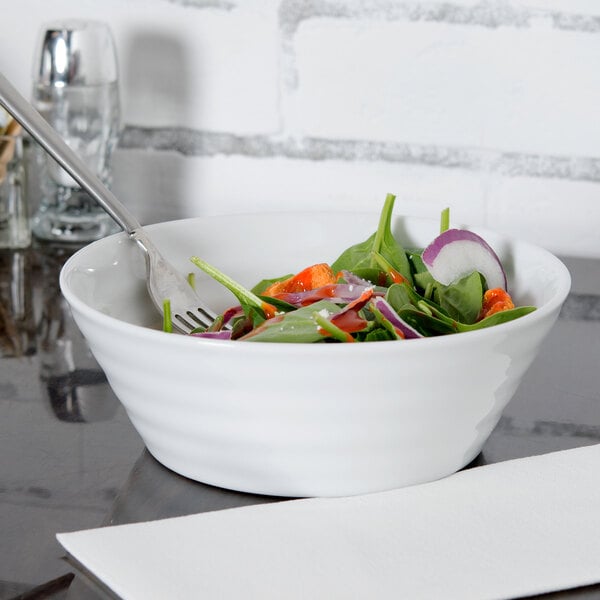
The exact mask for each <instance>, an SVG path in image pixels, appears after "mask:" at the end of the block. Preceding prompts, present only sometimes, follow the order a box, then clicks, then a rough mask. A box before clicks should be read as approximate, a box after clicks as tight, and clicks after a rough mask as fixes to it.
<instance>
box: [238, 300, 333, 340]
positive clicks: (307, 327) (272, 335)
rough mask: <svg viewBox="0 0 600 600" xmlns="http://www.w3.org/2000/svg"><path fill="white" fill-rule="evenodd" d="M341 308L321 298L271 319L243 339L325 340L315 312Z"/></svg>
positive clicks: (328, 311) (328, 313)
mask: <svg viewBox="0 0 600 600" xmlns="http://www.w3.org/2000/svg"><path fill="white" fill-rule="evenodd" d="M340 310H341V308H340V307H339V306H338V305H337V304H334V303H333V302H329V301H328V300H321V301H319V302H315V303H314V304H310V305H309V306H303V307H302V308H299V309H298V310H294V311H292V312H289V313H285V314H284V315H278V316H276V317H274V318H272V319H269V320H268V321H265V322H264V323H262V325H259V326H258V327H257V328H255V329H254V330H253V331H252V332H251V333H250V334H249V335H247V336H245V337H244V338H242V339H243V340H244V341H248V342H303V343H313V342H323V341H325V340H326V339H327V338H326V337H325V336H324V335H323V334H322V333H321V332H320V327H319V325H318V323H317V322H316V320H315V318H314V313H315V312H316V313H321V314H322V315H325V314H327V315H333V314H337V313H338V312H340Z"/></svg>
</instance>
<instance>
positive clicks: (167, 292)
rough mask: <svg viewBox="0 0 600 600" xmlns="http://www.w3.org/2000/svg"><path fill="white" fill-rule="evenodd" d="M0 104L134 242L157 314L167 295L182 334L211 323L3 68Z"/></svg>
mask: <svg viewBox="0 0 600 600" xmlns="http://www.w3.org/2000/svg"><path fill="white" fill-rule="evenodd" d="M0 104H1V105H2V106H4V108H5V109H6V110H7V111H8V112H9V113H10V114H11V115H12V116H13V117H14V118H15V120H16V121H18V122H19V123H20V124H21V125H22V126H23V128H24V129H26V130H27V131H28V132H29V133H30V135H31V136H32V137H33V138H34V139H35V140H36V141H37V142H38V143H39V144H40V145H41V146H42V148H44V150H46V152H48V154H50V156H52V158H54V160H56V161H57V162H58V164H59V165H60V166H61V167H63V168H64V169H65V171H67V172H68V173H69V175H71V177H73V179H74V180H75V181H77V183H79V185H80V186H81V187H82V188H83V189H84V190H85V191H86V192H88V194H89V195H90V196H91V197H92V198H93V199H94V200H96V201H97V202H98V204H100V206H101V207H102V208H103V209H104V210H105V211H106V212H107V213H108V214H109V215H110V216H111V217H112V218H113V219H114V220H115V221H116V222H117V223H118V224H119V225H120V226H121V227H122V228H123V229H124V230H125V232H126V233H127V235H129V237H130V238H131V239H133V240H135V242H137V245H138V246H139V247H140V248H141V249H142V250H143V252H144V256H145V259H146V281H147V284H148V292H149V294H150V297H151V298H152V301H153V302H154V304H155V306H156V308H157V309H158V310H159V311H160V313H161V314H163V310H164V302H165V300H168V301H169V303H170V308H171V316H172V322H173V325H174V326H175V327H177V329H179V330H180V331H182V332H183V333H190V332H191V331H192V330H193V329H195V328H197V327H199V326H200V327H210V326H211V325H212V324H213V323H214V321H215V319H216V318H217V315H216V314H215V313H214V312H213V311H212V310H211V309H210V308H209V307H208V306H207V305H206V304H205V303H204V302H203V301H202V300H201V299H200V298H199V297H198V295H197V294H196V292H195V291H194V290H193V289H192V287H191V286H190V285H189V283H188V281H187V279H186V278H185V277H184V276H183V275H182V274H181V273H179V272H178V271H177V270H176V269H175V268H174V267H173V265H171V264H170V263H169V262H168V261H167V260H166V259H165V258H164V257H163V256H162V255H161V254H160V252H159V251H158V250H157V248H156V246H155V245H154V244H153V243H152V241H151V240H150V238H149V237H148V235H147V233H146V231H145V230H144V228H143V227H142V226H141V225H140V223H139V222H138V220H137V219H136V218H135V217H134V216H133V215H132V214H131V213H130V212H129V210H128V209H127V208H126V207H125V206H124V205H123V204H122V203H121V202H120V201H119V200H117V198H116V197H115V196H114V195H113V193H112V192H111V191H110V190H109V189H108V188H107V187H106V186H105V185H104V184H103V183H102V182H101V181H100V179H98V177H97V176H96V175H95V174H94V173H93V172H92V171H91V170H90V169H89V168H88V166H87V165H86V164H85V163H84V162H83V161H82V160H81V159H80V158H79V157H78V156H77V154H75V152H73V150H71V148H69V146H68V145H67V143H66V142H65V141H64V140H63V139H62V138H61V137H60V135H59V134H58V133H57V132H56V130H54V129H53V128H52V127H51V126H50V125H49V124H48V122H47V121H46V120H45V119H44V118H43V117H42V116H41V115H40V114H39V113H38V112H37V111H36V110H35V109H34V108H33V106H32V105H31V104H30V103H29V102H28V101H27V100H25V98H23V96H22V95H21V94H20V93H19V92H18V91H17V90H16V88H15V87H14V86H13V85H12V84H11V83H10V82H9V81H8V79H6V77H4V75H2V73H0Z"/></svg>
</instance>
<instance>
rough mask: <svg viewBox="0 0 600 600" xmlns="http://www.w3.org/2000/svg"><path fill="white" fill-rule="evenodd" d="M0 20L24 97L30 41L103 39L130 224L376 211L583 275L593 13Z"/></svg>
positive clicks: (597, 79)
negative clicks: (428, 219) (92, 26)
mask: <svg viewBox="0 0 600 600" xmlns="http://www.w3.org/2000/svg"><path fill="white" fill-rule="evenodd" d="M5 11H6V9H5ZM8 16H10V22H12V23H14V24H17V25H15V26H14V27H11V26H8V25H6V26H5V27H4V28H3V32H2V36H0V71H2V72H3V73H4V74H5V75H6V76H7V77H8V78H9V79H10V80H11V81H13V83H15V84H16V86H17V87H18V88H19V90H20V91H21V92H22V93H23V94H24V95H26V96H27V97H28V98H30V97H31V89H32V77H33V70H34V62H35V58H34V51H35V45H36V40H37V37H38V34H39V31H40V29H41V28H42V27H43V24H44V23H46V22H48V21H53V20H56V19H60V18H82V19H98V20H102V21H105V22H106V23H108V25H109V26H110V28H111V30H112V32H113V35H114V38H115V42H116V46H117V53H118V59H119V71H120V77H119V85H120V93H121V104H122V125H123V129H122V131H121V135H120V139H119V144H118V148H117V151H116V152H115V154H114V160H113V172H114V183H113V189H114V191H115V192H116V194H117V196H119V197H120V199H121V200H123V201H124V202H125V203H126V204H128V206H129V207H130V208H131V210H132V211H134V213H135V214H137V215H139V217H140V218H141V220H142V222H143V223H145V224H147V223H152V222H156V221H161V220H166V219H176V218H180V217H189V216H196V215H205V214H223V213H233V212H248V211H272V210H294V209H314V208H318V209H329V208H335V209H341V210H348V211H355V210H373V211H378V210H379V208H380V206H381V203H382V202H383V199H384V197H385V194H386V193H387V192H392V193H395V194H396V195H397V196H398V201H397V203H396V211H397V212H398V213H400V212H402V213H406V214H411V215H426V216H433V217H436V218H437V216H438V215H439V212H440V210H441V209H442V208H444V207H445V206H450V207H451V214H452V220H453V221H454V222H455V223H457V224H460V223H469V224H474V225H485V226H487V227H490V228H494V229H496V230H499V231H501V232H503V233H508V234H510V235H514V236H518V237H521V238H525V239H528V240H530V241H532V242H535V243H537V244H540V245H542V246H544V247H546V248H548V249H550V250H551V251H553V252H555V253H558V254H560V255H563V256H590V257H591V256H594V257H600V241H599V234H598V225H599V224H600V119H599V118H598V114H597V113H598V110H599V107H600V68H599V66H600V3H598V2H594V1H592V0H545V1H544V0H512V1H502V0H489V1H476V0H450V1H445V2H419V1H401V0H372V1H369V2H367V1H361V0H306V1H299V0H50V1H49V0H20V1H19V2H14V3H11V5H10V9H8ZM7 22H8V19H7ZM34 201H35V200H34Z"/></svg>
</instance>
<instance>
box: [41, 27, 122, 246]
mask: <svg viewBox="0 0 600 600" xmlns="http://www.w3.org/2000/svg"><path fill="white" fill-rule="evenodd" d="M36 56H37V59H38V63H37V69H36V72H35V75H34V86H33V104H34V106H35V107H36V108H37V110H38V111H39V112H40V114H41V115H42V116H43V117H44V118H45V119H46V120H47V121H48V122H49V123H50V124H51V125H52V126H53V127H54V128H55V129H56V130H57V131H58V133H59V134H61V135H62V137H63V138H64V139H65V141H66V142H67V144H68V145H69V146H70V147H71V148H72V149H73V150H75V152H77V154H79V156H81V157H82V158H83V160H84V161H85V162H86V163H87V165H88V166H89V167H90V168H91V169H92V170H93V171H94V172H95V173H96V174H97V175H98V177H99V178H100V179H101V180H102V181H103V182H104V183H105V184H106V185H108V186H110V183H111V158H112V153H113V150H114V148H115V146H116V144H117V141H118V137H119V128H120V102H119V89H118V65H117V55H116V50H115V45H114V41H113V37H112V34H111V31H110V29H109V27H108V25H106V24H105V23H102V22H98V21H66V22H61V23H56V24H48V25H46V26H45V27H44V28H43V30H42V34H41V36H40V40H39V44H38V49H37V53H36ZM39 151H40V152H42V151H41V149H40V150H39ZM34 163H37V165H38V168H39V167H40V163H41V167H42V169H43V170H44V176H43V177H39V178H38V180H39V181H40V182H41V183H40V187H41V190H40V196H41V197H40V201H39V208H38V210H37V212H36V214H35V215H34V218H33V233H34V235H35V236H36V237H38V238H40V239H43V240H53V241H60V242H65V241H72V242H88V241H92V240H95V239H98V238H101V237H104V236H105V235H108V234H109V233H114V232H116V231H118V230H119V227H118V226H117V225H116V223H114V221H113V220H112V218H111V217H109V216H108V215H107V214H106V212H105V211H104V210H103V209H102V208H101V207H100V206H99V205H98V203H97V202H96V201H95V200H93V199H92V198H91V197H90V196H89V195H88V194H87V192H85V191H83V190H82V189H81V188H80V187H79V185H78V184H77V182H76V181H75V180H73V179H72V178H71V176H70V175H69V174H68V173H67V172H66V171H64V170H63V169H62V167H60V166H59V165H58V164H57V163H56V162H55V161H54V160H53V159H52V158H51V157H49V156H44V157H43V160H41V161H40V160H34Z"/></svg>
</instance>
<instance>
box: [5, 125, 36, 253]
mask: <svg viewBox="0 0 600 600" xmlns="http://www.w3.org/2000/svg"><path fill="white" fill-rule="evenodd" d="M13 126H15V127H13ZM25 187H26V177H25V168H24V160H23V140H22V137H21V130H20V126H18V125H17V124H16V123H15V122H14V121H13V122H12V123H11V125H9V126H8V128H7V129H6V130H5V131H3V132H0V248H3V249H4V248H9V249H15V248H26V247H27V246H29V244H30V243H31V230H30V227H29V214H28V209H27V193H26V191H25Z"/></svg>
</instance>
